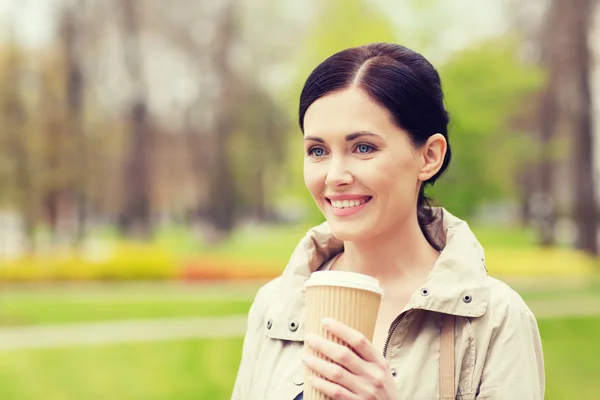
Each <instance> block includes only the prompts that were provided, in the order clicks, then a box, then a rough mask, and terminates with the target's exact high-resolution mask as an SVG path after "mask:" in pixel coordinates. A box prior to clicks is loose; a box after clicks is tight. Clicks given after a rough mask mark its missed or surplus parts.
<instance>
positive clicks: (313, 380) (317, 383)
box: [307, 376, 359, 400]
mask: <svg viewBox="0 0 600 400" xmlns="http://www.w3.org/2000/svg"><path fill="white" fill-rule="evenodd" d="M307 380H308V383H309V384H310V385H311V386H312V387H313V388H314V389H316V390H317V391H319V392H321V393H323V394H324V395H325V396H328V397H330V398H332V399H335V400H358V399H359V397H358V396H357V395H355V394H353V393H352V392H350V391H349V390H348V389H346V388H344V387H342V386H340V385H338V384H336V383H333V382H329V381H327V380H325V379H323V378H319V377H318V376H311V377H309V378H308V379H307Z"/></svg>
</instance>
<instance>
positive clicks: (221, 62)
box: [209, 1, 236, 232]
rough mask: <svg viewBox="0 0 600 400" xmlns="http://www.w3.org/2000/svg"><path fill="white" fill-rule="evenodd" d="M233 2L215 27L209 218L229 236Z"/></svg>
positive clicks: (232, 192) (232, 212)
mask: <svg viewBox="0 0 600 400" xmlns="http://www.w3.org/2000/svg"><path fill="white" fill-rule="evenodd" d="M234 5H235V2H234V1H230V2H229V3H228V4H227V5H226V6H225V7H224V10H223V12H222V14H221V15H222V17H221V20H220V21H219V23H218V28H217V34H216V35H215V37H216V38H217V39H216V42H215V45H214V49H215V52H214V56H213V60H214V67H215V70H216V71H217V73H218V80H219V86H220V89H221V90H220V93H219V100H218V101H217V110H216V123H215V129H214V143H215V153H214V154H215V158H214V159H213V160H214V169H213V171H212V174H211V184H210V202H209V217H210V219H211V220H212V223H213V224H214V225H215V227H216V228H217V229H218V230H220V231H223V232H230V231H231V230H232V229H233V226H234V223H235V211H236V210H235V200H234V195H235V184H234V179H233V167H232V160H231V156H230V154H229V151H228V147H229V141H230V138H231V136H232V134H233V130H234V128H235V124H234V122H233V120H232V119H233V118H232V117H233V114H234V110H235V98H236V79H235V75H234V73H233V70H232V68H231V65H230V63H229V55H230V52H231V48H232V45H233V41H234V39H235V28H236V25H235V14H234V11H235V6H234Z"/></svg>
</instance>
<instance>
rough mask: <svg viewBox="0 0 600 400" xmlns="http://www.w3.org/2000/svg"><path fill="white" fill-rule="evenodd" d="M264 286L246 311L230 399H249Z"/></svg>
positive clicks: (261, 315) (260, 322) (257, 343)
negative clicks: (246, 319)
mask: <svg viewBox="0 0 600 400" xmlns="http://www.w3.org/2000/svg"><path fill="white" fill-rule="evenodd" d="M263 290H264V288H262V289H261V290H259V292H258V294H257V295H256V298H255V299H254V301H253V302H252V305H251V306H250V311H249V312H248V326H247V328H246V334H245V335H244V344H243V347H242V360H241V362H240V365H239V368H238V372H237V376H236V379H235V384H234V387H233V394H232V397H231V399H232V400H248V399H250V388H251V383H252V371H254V369H255V365H254V364H255V363H256V357H257V350H258V348H259V344H260V341H261V338H260V335H261V332H262V320H263V315H264V310H263V309H264V307H263V306H262V305H261V303H262V297H263V296H261V293H262V292H263Z"/></svg>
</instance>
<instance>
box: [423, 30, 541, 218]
mask: <svg viewBox="0 0 600 400" xmlns="http://www.w3.org/2000/svg"><path fill="white" fill-rule="evenodd" d="M517 49H518V43H517V42H516V41H515V40H513V39H512V38H509V37H502V38H498V39H494V40H491V41H488V42H485V43H482V44H480V45H478V46H476V47H472V48H470V49H468V50H466V51H463V52H462V53H460V54H457V55H456V56H455V57H454V58H453V59H452V60H450V61H449V62H448V63H447V64H446V65H443V66H442V67H441V68H440V75H441V77H442V83H443V87H444V91H445V96H446V104H447V108H448V110H449V113H450V118H451V125H450V144H451V146H452V161H451V163H450V167H449V169H448V171H447V172H446V174H445V175H444V176H442V178H441V179H440V181H439V182H438V183H436V186H435V188H433V189H432V190H431V193H432V194H433V197H434V198H435V199H436V200H438V201H439V202H440V203H441V204H443V205H444V206H445V207H447V208H449V209H451V210H452V211H453V213H455V214H456V215H458V216H461V217H466V216H468V215H469V214H471V213H472V212H473V211H474V210H475V208H476V207H477V206H478V205H480V204H482V203H484V202H486V201H494V200H498V199H505V198H509V197H511V196H512V195H514V193H515V190H516V188H515V177H516V173H517V171H518V170H519V168H520V167H522V166H523V162H524V161H527V159H528V151H527V149H528V148H531V143H532V139H531V137H530V136H528V135H527V134H526V133H523V132H517V131H515V129H514V128H513V127H511V119H512V118H513V117H515V114H516V112H517V111H518V109H519V107H521V106H523V104H524V102H525V101H526V100H528V99H529V98H530V96H531V95H532V93H533V92H534V91H535V90H536V89H538V88H539V87H540V85H541V83H542V74H541V72H540V71H539V70H537V69H536V68H533V67H530V66H527V65H525V64H523V63H522V62H521V61H520V60H519V59H518V56H517Z"/></svg>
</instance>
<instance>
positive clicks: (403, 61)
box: [299, 43, 450, 250]
mask: <svg viewBox="0 0 600 400" xmlns="http://www.w3.org/2000/svg"><path fill="white" fill-rule="evenodd" d="M352 86H354V87H358V88H360V89H362V90H364V91H365V92H366V93H367V94H368V95H369V96H370V97H371V98H372V99H373V100H374V101H375V102H377V103H378V104H380V105H381V106H382V107H385V108H386V109H387V110H388V111H389V112H390V113H391V114H392V116H393V118H394V122H395V123H396V124H397V125H398V126H399V127H400V128H402V129H403V130H405V131H406V132H407V133H408V135H409V137H410V139H411V142H412V143H413V145H414V146H415V147H418V146H422V145H423V144H425V143H426V142H427V139H429V137H430V136H431V135H433V134H435V133H440V134H442V135H443V136H444V137H445V138H446V141H448V122H449V117H448V113H447V111H446V109H445V107H444V95H443V92H442V85H441V81H440V76H439V74H438V72H437V71H436V69H435V68H434V67H433V65H431V63H430V62H429V61H427V60H426V59H425V58H424V57H423V56H422V55H420V54H419V53H417V52H414V51H412V50H410V49H407V48H406V47H403V46H400V45H397V44H389V43H372V44H368V45H364V46H360V47H354V48H350V49H346V50H343V51H340V52H338V53H336V54H334V55H332V56H331V57H329V58H327V59H326V60H325V61H323V62H322V63H321V64H319V65H318V66H317V67H316V68H315V69H314V71H313V72H312V73H311V74H310V76H309V77H308V79H307V80H306V83H305V84H304V88H303V89H302V93H301V95H300V115H299V122H300V129H301V130H302V132H304V115H305V114H306V110H307V109H308V107H310V105H311V104H312V103H314V102H315V101H316V100H318V99H319V98H321V97H323V96H325V95H327V94H329V93H332V92H334V91H337V90H341V89H345V88H348V87H352ZM449 162H450V143H449V142H448V148H447V151H446V155H445V157H444V161H443V163H442V167H441V168H440V170H439V171H438V172H437V173H436V174H435V175H434V176H432V177H431V178H430V179H429V180H427V181H426V182H424V184H423V185H421V188H420V190H419V196H418V199H417V217H418V221H419V226H420V227H421V230H422V231H423V233H424V235H425V237H426V238H427V240H428V241H429V243H430V244H432V245H433V246H434V247H435V248H437V249H438V250H439V246H438V245H437V244H435V243H434V240H433V238H431V237H430V235H429V234H428V233H427V230H426V229H425V228H426V227H427V226H428V225H429V224H431V223H432V222H433V221H434V220H435V216H434V215H433V211H432V208H431V206H430V203H429V199H428V198H427V197H426V196H425V193H424V190H425V185H427V184H429V185H432V184H433V183H434V182H435V181H436V180H437V178H438V177H439V176H440V175H441V174H442V173H443V172H444V171H445V170H446V168H447V167H448V164H449Z"/></svg>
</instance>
